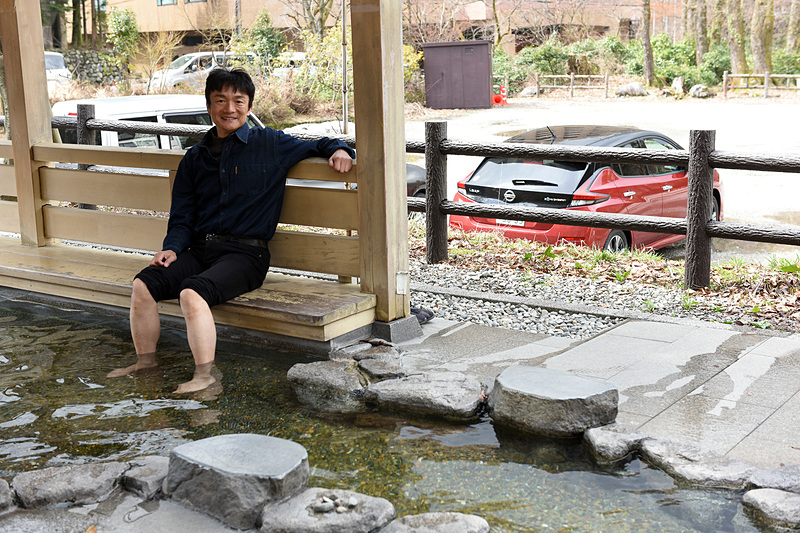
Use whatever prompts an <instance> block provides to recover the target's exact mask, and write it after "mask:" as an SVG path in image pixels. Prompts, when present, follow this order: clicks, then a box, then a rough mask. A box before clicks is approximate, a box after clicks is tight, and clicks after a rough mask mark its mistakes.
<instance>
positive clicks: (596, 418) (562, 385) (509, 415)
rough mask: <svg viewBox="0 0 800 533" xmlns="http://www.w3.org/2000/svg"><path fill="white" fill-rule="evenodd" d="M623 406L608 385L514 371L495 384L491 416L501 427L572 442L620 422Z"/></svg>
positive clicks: (557, 372) (563, 375) (544, 370)
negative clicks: (588, 431) (574, 437)
mask: <svg viewBox="0 0 800 533" xmlns="http://www.w3.org/2000/svg"><path fill="white" fill-rule="evenodd" d="M618 404H619V393H618V392H617V389H616V388H615V387H613V386H612V385H609V384H608V383H606V382H604V381H601V380H598V379H594V378H588V377H585V376H579V375H578V374H572V373H570V372H563V371H561V370H550V369H547V368H539V367H533V366H522V365H514V366H510V367H508V368H506V369H505V370H504V371H503V372H502V373H501V374H500V375H499V376H497V378H496V379H495V385H494V388H493V389H492V392H491V395H490V396H489V414H490V416H491V417H492V419H493V420H494V421H495V422H496V423H498V424H500V425H503V426H508V427H511V428H514V429H517V430H521V431H524V432H527V433H533V434H536V435H543V436H551V437H572V436H575V435H579V434H581V433H583V432H584V431H585V430H587V429H589V428H594V427H600V426H605V425H606V424H610V423H612V422H614V420H615V419H616V417H617V406H618Z"/></svg>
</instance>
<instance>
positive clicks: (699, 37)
mask: <svg viewBox="0 0 800 533" xmlns="http://www.w3.org/2000/svg"><path fill="white" fill-rule="evenodd" d="M694 16H695V25H694V28H695V32H694V43H695V44H694V49H695V58H696V62H697V64H698V65H700V64H702V63H703V56H704V55H706V52H708V4H707V2H706V0H695V13H694Z"/></svg>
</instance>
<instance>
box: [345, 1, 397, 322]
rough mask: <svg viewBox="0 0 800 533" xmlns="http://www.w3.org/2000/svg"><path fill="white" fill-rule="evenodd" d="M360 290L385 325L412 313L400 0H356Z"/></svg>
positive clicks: (355, 59)
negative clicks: (374, 298)
mask: <svg viewBox="0 0 800 533" xmlns="http://www.w3.org/2000/svg"><path fill="white" fill-rule="evenodd" d="M350 8H351V13H352V21H353V82H354V88H355V117H356V119H355V120H356V150H357V152H358V175H359V182H358V201H359V206H360V216H361V223H360V224H359V227H360V229H359V239H360V243H361V288H362V290H363V291H364V292H368V293H372V294H375V295H376V296H377V299H378V304H377V309H376V318H377V319H378V320H380V321H382V322H390V321H392V320H395V319H398V318H403V317H405V316H408V315H409V314H410V309H409V296H408V215H407V211H406V180H405V176H406V172H405V127H404V122H403V121H404V117H403V97H404V95H403V90H404V89H403V53H402V51H403V42H402V35H401V33H402V20H401V15H402V4H401V2H400V0H351V3H350Z"/></svg>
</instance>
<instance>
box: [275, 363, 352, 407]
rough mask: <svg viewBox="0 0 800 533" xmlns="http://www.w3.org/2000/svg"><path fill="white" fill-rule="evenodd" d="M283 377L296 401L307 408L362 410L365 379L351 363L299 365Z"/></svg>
mask: <svg viewBox="0 0 800 533" xmlns="http://www.w3.org/2000/svg"><path fill="white" fill-rule="evenodd" d="M286 377H287V379H288V380H289V384H290V385H291V386H292V389H293V390H294V393H295V396H297V400H298V401H299V402H300V403H302V404H303V405H305V406H306V407H309V408H311V409H314V410H316V411H323V412H326V413H353V412H357V411H361V410H363V409H364V400H363V398H364V388H365V387H366V379H364V377H363V376H362V375H361V373H360V372H359V371H358V367H357V365H356V363H355V362H353V361H316V362H314V363H298V364H296V365H294V366H293V367H292V368H290V369H289V372H288V373H287V374H286Z"/></svg>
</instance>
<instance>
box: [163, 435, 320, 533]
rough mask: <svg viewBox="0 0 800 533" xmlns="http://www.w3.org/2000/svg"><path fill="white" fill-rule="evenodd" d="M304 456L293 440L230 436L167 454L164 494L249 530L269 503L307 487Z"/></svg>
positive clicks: (193, 444) (226, 522)
mask: <svg viewBox="0 0 800 533" xmlns="http://www.w3.org/2000/svg"><path fill="white" fill-rule="evenodd" d="M308 475H309V469H308V453H306V449H305V448H303V447H302V446H301V445H299V444H297V443H296V442H292V441H289V440H285V439H278V438H275V437H268V436H265V435H254V434H248V433H245V434H232V435H220V436H218V437H211V438H208V439H203V440H198V441H195V442H190V443H188V444H183V445H181V446H178V447H177V448H175V449H174V450H172V454H171V455H170V461H169V473H168V474H167V479H166V481H165V483H164V494H165V495H166V496H168V497H170V498H171V499H172V500H175V501H177V502H180V503H182V504H184V505H187V506H188V507H191V508H193V509H195V510H197V511H200V512H202V513H205V514H208V515H210V516H213V517H215V518H217V519H219V520H221V521H222V522H224V523H225V524H226V525H228V526H230V527H233V528H236V529H252V528H254V527H255V526H256V523H257V522H258V518H259V515H260V514H261V510H262V509H263V508H264V505H266V504H267V503H269V502H272V501H276V500H282V499H284V498H288V497H290V496H292V495H293V494H295V493H297V492H298V491H300V490H302V489H303V488H304V487H305V486H306V484H307V483H308Z"/></svg>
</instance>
